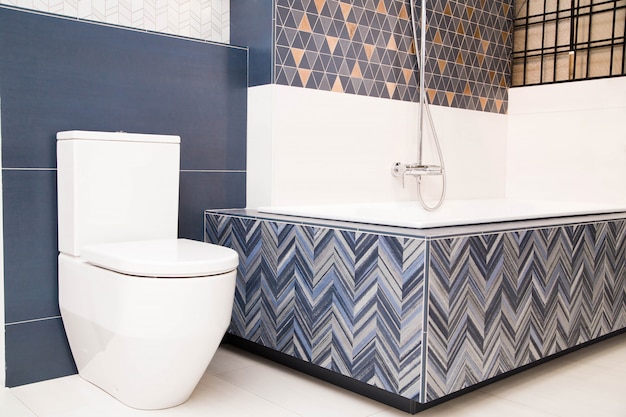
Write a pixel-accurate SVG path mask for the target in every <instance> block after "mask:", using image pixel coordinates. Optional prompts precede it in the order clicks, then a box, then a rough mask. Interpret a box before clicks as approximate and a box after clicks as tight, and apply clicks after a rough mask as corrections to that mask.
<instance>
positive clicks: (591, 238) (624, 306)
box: [425, 220, 626, 401]
mask: <svg viewBox="0 0 626 417" xmlns="http://www.w3.org/2000/svg"><path fill="white" fill-rule="evenodd" d="M625 239H626V222H625V221H623V220H621V221H611V222H598V223H590V224H580V225H573V226H562V227H551V228H543V229H528V230H522V231H517V232H515V231H514V232H507V233H496V234H485V235H478V236H466V237H454V238H447V239H436V240H433V241H432V245H431V257H430V268H429V271H428V294H429V298H428V311H429V317H428V346H427V347H426V350H425V352H426V356H427V357H426V359H425V360H426V370H427V371H426V376H425V378H426V383H427V384H426V401H431V400H434V399H437V398H440V397H442V396H445V395H447V394H450V393H453V392H456V391H458V390H461V389H463V388H466V387H468V386H471V385H473V384H475V383H477V382H480V381H484V380H487V379H489V378H492V377H495V376H497V375H499V374H501V373H504V372H507V371H510V370H513V369H516V368H519V367H521V366H523V365H526V364H529V363H531V362H534V361H537V360H540V359H542V358H545V357H547V356H550V355H552V354H555V353H558V352H560V351H563V350H565V349H568V348H571V347H574V346H576V345H578V344H581V343H584V342H587V341H590V340H593V339H595V338H598V337H600V336H603V335H606V334H608V333H611V332H613V331H616V330H619V329H621V328H624V327H625V326H626V242H625Z"/></svg>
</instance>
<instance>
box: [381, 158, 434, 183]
mask: <svg viewBox="0 0 626 417" xmlns="http://www.w3.org/2000/svg"><path fill="white" fill-rule="evenodd" d="M391 175H393V176H394V177H400V178H401V179H402V187H403V188H404V177H405V176H407V175H410V176H412V177H418V178H419V177H421V176H422V175H443V167H442V166H440V165H423V164H418V163H414V164H403V163H402V162H395V163H394V164H393V165H392V166H391Z"/></svg>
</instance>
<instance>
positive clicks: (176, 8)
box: [0, 0, 230, 43]
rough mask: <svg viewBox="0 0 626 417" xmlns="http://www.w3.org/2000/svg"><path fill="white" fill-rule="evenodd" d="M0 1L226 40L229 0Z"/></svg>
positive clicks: (134, 25)
mask: <svg viewBox="0 0 626 417" xmlns="http://www.w3.org/2000/svg"><path fill="white" fill-rule="evenodd" d="M0 4H8V5H12V6H18V7H23V8H26V9H32V10H38V11H43V12H49V13H55V14H59V15H64V16H69V17H74V18H79V19H85V20H93V21H96V22H103V23H110V24H113V25H121V26H127V27H133V28H137V29H141V30H148V31H156V32H163V33H169V34H173V35H180V36H187V37H192V38H198V39H203V40H210V41H215V42H224V43H228V42H229V41H230V0H0Z"/></svg>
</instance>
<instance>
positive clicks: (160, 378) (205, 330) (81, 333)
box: [59, 254, 236, 410]
mask: <svg viewBox="0 0 626 417" xmlns="http://www.w3.org/2000/svg"><path fill="white" fill-rule="evenodd" d="M235 277H236V272H235V271H232V272H229V273H226V274H221V275H216V276H210V277H194V278H146V277H133V276H128V275H123V274H119V273H116V272H113V271H109V270H106V269H103V268H99V267H95V266H93V265H90V264H88V263H86V262H84V261H83V260H82V259H80V258H74V257H70V256H67V255H64V254H61V255H60V256H59V304H60V308H61V316H62V319H63V324H64V326H65V330H66V334H67V337H68V341H69V345H70V348H71V350H72V355H73V356H74V360H75V361H76V366H77V368H78V371H79V375H80V376H81V377H82V378H84V379H85V380H87V381H89V382H91V383H93V384H94V385H96V386H98V387H100V388H101V389H103V390H104V391H106V392H108V393H109V394H111V395H112V396H113V397H115V398H117V399H118V400H119V401H121V402H122V403H124V404H126V405H128V406H130V407H133V408H138V409H145V410H153V409H161V408H169V407H174V406H176V405H179V404H181V403H183V402H185V401H186V400H187V399H188V398H189V396H190V395H191V394H192V392H193V390H194V388H195V387H196V385H197V384H198V382H199V381H200V378H201V377H202V375H203V374H204V372H205V370H206V368H207V366H208V365H209V363H210V361H211V359H212V358H213V355H214V354H215V351H216V350H217V347H218V346H219V343H220V341H221V340H222V337H223V335H224V333H225V332H226V329H227V328H228V325H229V323H230V316H231V311H232V303H233V299H234V291H235Z"/></svg>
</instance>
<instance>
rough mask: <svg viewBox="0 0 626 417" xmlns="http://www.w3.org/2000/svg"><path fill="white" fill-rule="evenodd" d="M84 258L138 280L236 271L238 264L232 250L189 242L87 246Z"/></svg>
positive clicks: (199, 275)
mask: <svg viewBox="0 0 626 417" xmlns="http://www.w3.org/2000/svg"><path fill="white" fill-rule="evenodd" d="M81 256H82V258H84V259H85V260H86V261H87V262H89V263H90V264H92V265H95V266H98V267H101V268H105V269H109V270H112V271H115V272H119V273H122V274H126V275H135V276H139V277H159V278H160V277H162V278H189V277H202V276H210V275H219V274H224V273H226V272H230V271H233V270H234V269H236V268H237V264H238V262H239V260H238V256H237V253H236V252H234V251H233V250H231V249H229V248H225V247H222V246H217V245H212V244H209V243H204V242H198V241H194V240H188V239H165V240H143V241H134V242H118V243H103V244H93V245H87V246H85V247H83V248H82V249H81Z"/></svg>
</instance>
